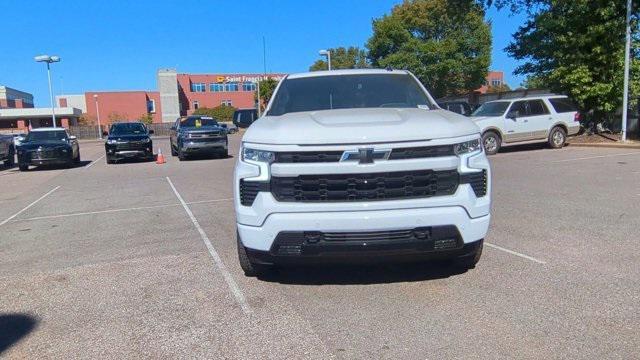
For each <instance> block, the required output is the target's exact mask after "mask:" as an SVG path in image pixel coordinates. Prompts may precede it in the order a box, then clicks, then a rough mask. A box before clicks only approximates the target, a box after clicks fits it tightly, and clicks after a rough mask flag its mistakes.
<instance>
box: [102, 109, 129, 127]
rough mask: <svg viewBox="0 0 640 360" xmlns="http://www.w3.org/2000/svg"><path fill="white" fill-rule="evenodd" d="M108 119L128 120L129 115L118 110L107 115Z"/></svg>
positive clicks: (115, 120) (116, 120)
mask: <svg viewBox="0 0 640 360" xmlns="http://www.w3.org/2000/svg"><path fill="white" fill-rule="evenodd" d="M107 119H109V123H111V124H112V123H115V122H122V121H127V120H128V117H127V115H126V114H120V113H119V112H117V111H112V112H110V113H109V115H107Z"/></svg>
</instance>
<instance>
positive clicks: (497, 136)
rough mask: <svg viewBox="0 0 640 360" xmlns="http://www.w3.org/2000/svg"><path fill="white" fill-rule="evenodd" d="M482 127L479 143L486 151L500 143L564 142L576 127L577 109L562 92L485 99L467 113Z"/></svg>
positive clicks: (493, 150) (492, 150)
mask: <svg viewBox="0 0 640 360" xmlns="http://www.w3.org/2000/svg"><path fill="white" fill-rule="evenodd" d="M471 119H472V120H473V121H475V123H476V124H477V125H478V126H479V127H480V129H481V130H482V144H483V145H484V149H485V151H486V152H487V154H489V155H493V154H495V153H497V152H498V151H499V150H500V147H502V146H505V145H512V144H522V143H524V142H544V141H546V142H548V143H549V146H551V147H552V148H561V147H563V146H564V144H565V142H566V140H567V136H568V135H575V134H577V133H578V131H579V130H580V113H579V112H578V110H577V109H576V107H575V106H574V105H573V104H572V103H571V101H569V99H567V97H566V96H562V95H549V96H539V97H527V98H519V99H508V100H496V101H489V102H486V103H484V104H482V106H480V107H479V108H478V109H477V110H476V111H474V112H473V114H471Z"/></svg>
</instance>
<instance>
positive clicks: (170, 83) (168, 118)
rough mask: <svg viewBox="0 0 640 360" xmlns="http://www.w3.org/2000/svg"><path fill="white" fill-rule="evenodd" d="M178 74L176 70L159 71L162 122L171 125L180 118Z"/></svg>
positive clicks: (159, 102)
mask: <svg viewBox="0 0 640 360" xmlns="http://www.w3.org/2000/svg"><path fill="white" fill-rule="evenodd" d="M177 75H178V74H177V72H176V71H175V70H174V69H160V70H158V92H159V99H160V101H158V102H157V104H156V106H158V104H160V106H161V107H162V112H160V114H162V118H161V122H165V123H169V122H174V121H176V119H177V118H179V117H180V102H179V100H178V80H177Z"/></svg>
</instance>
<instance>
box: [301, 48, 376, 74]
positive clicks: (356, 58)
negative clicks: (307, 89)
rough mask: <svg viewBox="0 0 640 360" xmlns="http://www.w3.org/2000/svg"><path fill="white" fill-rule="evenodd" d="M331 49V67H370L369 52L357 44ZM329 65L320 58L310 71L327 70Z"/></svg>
mask: <svg viewBox="0 0 640 360" xmlns="http://www.w3.org/2000/svg"><path fill="white" fill-rule="evenodd" d="M328 50H329V51H331V68H332V69H334V70H336V69H364V68H368V67H370V65H369V61H368V60H367V52H366V51H365V50H364V49H360V48H359V47H356V46H350V47H349V48H344V47H342V46H341V47H338V48H334V49H328ZM327 68H328V65H327V62H326V61H324V60H318V61H316V62H315V63H313V65H311V66H310V67H309V71H318V70H327Z"/></svg>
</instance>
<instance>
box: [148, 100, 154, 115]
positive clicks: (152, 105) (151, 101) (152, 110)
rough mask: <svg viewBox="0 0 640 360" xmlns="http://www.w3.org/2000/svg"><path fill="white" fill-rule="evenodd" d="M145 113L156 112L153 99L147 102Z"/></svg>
mask: <svg viewBox="0 0 640 360" xmlns="http://www.w3.org/2000/svg"><path fill="white" fill-rule="evenodd" d="M147 112H148V113H150V114H153V113H155V112H156V101H155V100H153V99H149V100H147Z"/></svg>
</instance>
